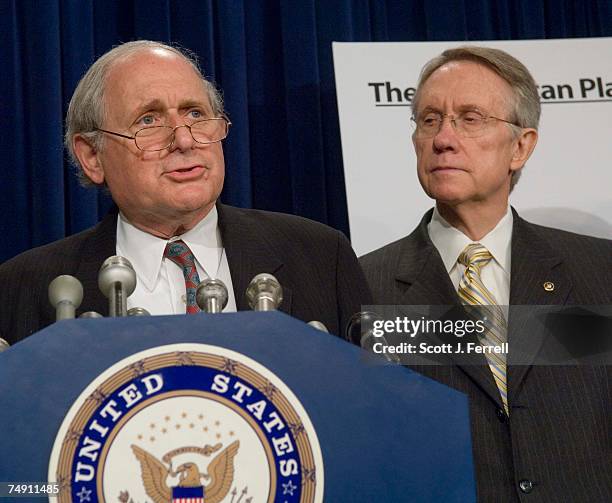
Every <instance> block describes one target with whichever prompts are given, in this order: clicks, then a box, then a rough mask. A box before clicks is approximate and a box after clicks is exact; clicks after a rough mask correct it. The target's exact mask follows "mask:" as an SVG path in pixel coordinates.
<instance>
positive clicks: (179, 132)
mask: <svg viewBox="0 0 612 503" xmlns="http://www.w3.org/2000/svg"><path fill="white" fill-rule="evenodd" d="M194 142H195V140H194V139H193V136H192V135H191V130H190V128H189V126H188V125H186V124H178V125H176V126H175V127H174V141H173V142H172V145H171V146H170V150H174V149H178V150H181V151H184V150H189V149H191V148H193V144H194Z"/></svg>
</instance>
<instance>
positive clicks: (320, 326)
mask: <svg viewBox="0 0 612 503" xmlns="http://www.w3.org/2000/svg"><path fill="white" fill-rule="evenodd" d="M308 325H310V326H311V327H313V328H316V329H317V330H320V331H321V332H325V333H327V334H328V333H329V330H327V327H326V326H325V325H324V324H323V323H321V322H320V321H317V320H312V321H309V322H308Z"/></svg>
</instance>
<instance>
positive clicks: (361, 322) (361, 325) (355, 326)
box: [344, 311, 380, 346]
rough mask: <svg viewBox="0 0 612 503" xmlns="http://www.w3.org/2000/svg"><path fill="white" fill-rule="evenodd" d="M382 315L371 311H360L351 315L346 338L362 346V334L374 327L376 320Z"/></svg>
mask: <svg viewBox="0 0 612 503" xmlns="http://www.w3.org/2000/svg"><path fill="white" fill-rule="evenodd" d="M379 319H380V316H378V315H377V314H376V313H373V312H371V311H360V312H358V313H355V314H354V315H353V316H351V319H350V320H349V321H348V323H347V324H346V330H345V332H344V338H345V339H346V340H347V341H349V342H352V343H353V344H356V345H357V346H361V339H362V335H364V334H366V333H367V332H369V331H371V330H373V329H374V321H376V320H379Z"/></svg>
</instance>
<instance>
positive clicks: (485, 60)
mask: <svg viewBox="0 0 612 503" xmlns="http://www.w3.org/2000/svg"><path fill="white" fill-rule="evenodd" d="M451 61H473V62H474V63H478V64H481V65H483V66H485V67H487V68H489V69H490V70H493V71H494V72H495V73H496V74H497V75H499V76H500V77H501V78H502V79H504V80H505V81H506V82H507V83H508V84H509V85H510V88H511V89H512V93H513V100H512V101H513V102H512V103H511V111H510V113H511V117H510V118H509V119H508V120H510V121H512V122H514V123H516V124H518V126H519V127H520V128H533V129H536V130H537V129H538V124H539V122H540V113H541V108H540V96H539V95H538V88H537V85H536V83H535V80H534V79H533V76H532V75H531V73H530V72H529V70H528V69H527V67H526V66H525V65H524V64H523V63H521V62H520V61H519V60H518V59H516V58H515V57H514V56H511V55H510V54H508V53H507V52H504V51H502V50H500V49H493V48H491V47H478V46H461V47H457V48H454V49H447V50H446V51H444V52H443V53H442V54H440V55H439V56H437V57H435V58H434V59H432V60H430V61H429V62H428V63H427V64H426V65H425V66H424V67H423V70H421V75H420V77H419V83H418V85H417V89H416V92H415V94H414V99H413V100H412V113H413V114H416V111H417V109H418V106H419V99H420V96H421V88H422V87H423V84H425V82H426V81H427V79H429V77H431V75H432V74H433V73H434V72H435V71H436V70H437V69H438V68H440V67H441V66H443V65H445V64H447V63H450V62H451ZM509 127H510V128H511V129H512V132H513V134H514V135H515V137H517V136H518V134H519V133H520V129H519V128H517V127H516V126H512V125H509ZM521 171H522V170H518V171H514V172H513V173H512V180H511V182H510V190H512V189H513V188H514V186H515V185H516V183H517V182H518V180H519V178H520V176H521Z"/></svg>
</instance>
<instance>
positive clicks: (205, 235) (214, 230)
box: [117, 206, 223, 290]
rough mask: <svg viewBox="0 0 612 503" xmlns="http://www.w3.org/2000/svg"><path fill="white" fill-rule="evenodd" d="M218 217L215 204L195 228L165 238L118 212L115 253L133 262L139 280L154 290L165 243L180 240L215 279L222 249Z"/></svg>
mask: <svg viewBox="0 0 612 503" xmlns="http://www.w3.org/2000/svg"><path fill="white" fill-rule="evenodd" d="M218 220H219V217H218V214H217V207H216V206H213V208H212V209H211V211H209V212H208V214H207V215H206V216H205V217H204V218H203V219H202V220H200V222H198V224H197V225H196V226H195V227H193V228H192V229H190V230H189V231H187V232H185V233H184V234H182V235H180V236H174V237H172V238H170V239H169V240H166V239H161V238H158V237H157V236H153V235H152V234H149V233H148V232H145V231H142V230H140V229H139V228H137V227H135V226H134V225H132V224H131V223H130V222H129V221H128V220H127V219H126V218H125V216H124V215H123V214H122V213H119V217H118V219H117V253H118V254H119V255H123V256H124V257H126V258H127V259H128V260H129V261H130V262H131V263H132V266H133V267H134V270H135V271H136V276H137V277H138V279H139V281H142V283H143V285H144V286H145V287H146V288H147V289H148V290H153V289H154V287H155V283H156V282H157V278H158V277H159V274H160V270H161V266H162V260H163V258H164V250H165V249H166V244H167V243H168V242H172V241H177V240H179V239H181V240H183V241H184V242H185V243H186V244H187V246H189V248H190V249H191V251H192V253H193V255H194V257H195V259H196V262H197V263H198V264H199V265H200V267H201V268H202V269H203V270H204V271H205V272H206V273H207V274H208V275H209V276H211V277H213V278H214V277H216V275H217V270H218V268H219V263H220V261H221V256H222V255H221V254H222V252H223V245H222V241H221V232H220V231H219V227H218V225H217V224H218ZM203 265H205V266H203ZM202 279H204V278H202Z"/></svg>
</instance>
